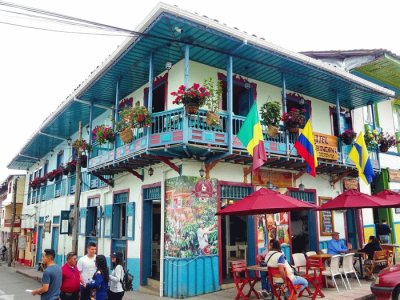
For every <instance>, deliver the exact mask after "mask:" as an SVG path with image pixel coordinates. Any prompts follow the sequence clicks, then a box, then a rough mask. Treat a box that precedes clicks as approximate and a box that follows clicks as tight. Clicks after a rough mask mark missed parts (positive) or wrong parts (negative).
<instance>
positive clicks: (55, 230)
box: [51, 226, 61, 265]
mask: <svg viewBox="0 0 400 300" xmlns="http://www.w3.org/2000/svg"><path fill="white" fill-rule="evenodd" d="M58 228H59V227H58V226H53V227H52V228H51V230H52V231H51V249H53V250H54V251H55V252H56V257H54V260H55V262H56V264H59V265H61V261H60V258H61V255H58V238H59V231H58Z"/></svg>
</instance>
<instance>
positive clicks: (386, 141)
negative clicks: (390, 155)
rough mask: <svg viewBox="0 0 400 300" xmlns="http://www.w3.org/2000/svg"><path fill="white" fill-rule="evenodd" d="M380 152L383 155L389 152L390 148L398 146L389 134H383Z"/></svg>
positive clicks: (380, 136) (380, 138)
mask: <svg viewBox="0 0 400 300" xmlns="http://www.w3.org/2000/svg"><path fill="white" fill-rule="evenodd" d="M378 143H379V151H380V152H382V153H385V152H388V151H389V148H391V147H394V146H396V145H397V144H398V142H397V141H396V139H395V137H394V136H393V135H391V134H389V133H387V132H385V133H381V134H380V135H379V139H378Z"/></svg>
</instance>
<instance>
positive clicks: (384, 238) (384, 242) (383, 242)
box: [379, 234, 390, 244]
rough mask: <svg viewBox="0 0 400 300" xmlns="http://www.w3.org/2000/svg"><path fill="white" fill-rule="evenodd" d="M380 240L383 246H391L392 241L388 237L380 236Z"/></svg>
mask: <svg viewBox="0 0 400 300" xmlns="http://www.w3.org/2000/svg"><path fill="white" fill-rule="evenodd" d="M379 239H380V240H381V243H382V244H389V243H390V239H389V236H388V235H386V234H385V235H380V236H379Z"/></svg>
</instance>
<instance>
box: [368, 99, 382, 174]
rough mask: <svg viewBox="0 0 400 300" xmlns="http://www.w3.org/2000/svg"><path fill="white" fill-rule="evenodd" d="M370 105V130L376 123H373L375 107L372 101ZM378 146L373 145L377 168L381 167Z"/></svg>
mask: <svg viewBox="0 0 400 300" xmlns="http://www.w3.org/2000/svg"><path fill="white" fill-rule="evenodd" d="M369 105H370V107H371V118H372V130H375V129H376V123H375V108H374V105H373V104H372V103H370V104H369ZM378 149H379V147H375V154H376V159H377V161H378V167H379V169H380V168H381V161H380V158H379V150H378Z"/></svg>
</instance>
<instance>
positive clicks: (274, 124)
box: [260, 101, 281, 137]
mask: <svg viewBox="0 0 400 300" xmlns="http://www.w3.org/2000/svg"><path fill="white" fill-rule="evenodd" d="M260 114H261V119H263V121H264V122H265V124H266V125H267V126H268V136H270V137H274V136H276V135H277V134H278V133H279V121H280V120H281V104H280V103H279V102H278V101H270V102H266V103H264V105H263V106H261V108H260Z"/></svg>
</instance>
